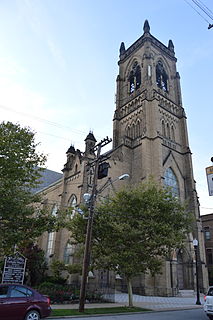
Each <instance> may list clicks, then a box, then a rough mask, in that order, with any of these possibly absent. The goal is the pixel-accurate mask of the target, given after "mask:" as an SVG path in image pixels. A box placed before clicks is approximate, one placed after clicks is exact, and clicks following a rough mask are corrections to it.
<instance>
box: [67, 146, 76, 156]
mask: <svg viewBox="0 0 213 320" xmlns="http://www.w3.org/2000/svg"><path fill="white" fill-rule="evenodd" d="M66 153H73V154H75V148H74V146H73V145H72V144H71V146H70V147H69V149H68V150H67V152H66Z"/></svg>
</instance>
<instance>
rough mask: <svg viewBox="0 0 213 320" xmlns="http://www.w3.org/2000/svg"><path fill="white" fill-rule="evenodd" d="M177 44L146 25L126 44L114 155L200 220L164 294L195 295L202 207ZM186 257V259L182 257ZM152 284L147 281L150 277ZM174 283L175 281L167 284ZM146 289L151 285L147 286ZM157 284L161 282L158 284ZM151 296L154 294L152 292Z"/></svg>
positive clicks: (175, 260) (173, 264)
mask: <svg viewBox="0 0 213 320" xmlns="http://www.w3.org/2000/svg"><path fill="white" fill-rule="evenodd" d="M176 62H177V59H176V57H175V51H174V45H173V42H172V40H169V41H168V46H165V45H164V44H163V43H161V42H160V41H159V40H158V39H156V38H155V37H154V36H153V35H152V34H151V33H150V26H149V23H148V21H147V20H146V21H145V23H144V27H143V34H142V36H141V37H140V38H139V39H138V40H136V41H135V42H134V43H133V44H132V45H131V46H130V47H129V48H125V44H124V43H123V42H122V43H121V46H120V56H119V61H118V65H119V74H118V76H117V80H116V81H117V91H116V110H115V113H114V119H113V149H114V150H115V153H117V154H119V153H120V155H121V156H119V157H118V158H119V159H120V160H121V162H122V168H125V170H126V171H125V170H124V171H125V172H129V173H130V176H131V180H132V183H138V182H140V181H142V180H144V179H147V178H148V177H149V176H153V177H154V178H155V179H156V180H157V181H159V182H160V183H162V184H164V185H168V186H170V187H171V188H172V192H173V194H174V196H177V197H179V198H180V200H181V201H182V202H184V201H186V202H187V203H188V205H189V209H190V211H192V212H193V215H194V224H193V231H192V233H191V234H190V235H189V236H188V239H187V240H186V246H185V249H182V251H177V252H174V254H173V257H171V259H170V261H169V262H166V263H165V268H164V277H165V279H164V282H163V281H162V278H161V280H159V283H158V284H157V287H158V293H157V292H153V291H152V289H151V286H150V291H148V292H146V293H147V294H156V293H157V294H159V293H161V294H163V295H171V294H174V290H177V288H178V290H181V289H194V286H195V279H194V271H193V270H194V269H193V268H194V267H193V265H192V261H193V259H194V258H193V257H194V248H193V245H192V240H193V238H197V239H198V240H199V244H200V260H201V262H203V265H204V263H205V254H204V251H203V249H204V245H203V235H202V233H201V230H202V227H201V223H200V214H199V202H198V197H197V193H196V186H195V181H194V177H193V169H192V159H191V151H190V148H189V142H188V133H187V125H186V115H185V111H184V108H183V105H182V98H181V89H180V76H179V73H178V72H177V69H176ZM180 252H181V256H180ZM203 265H202V263H201V268H202V270H201V272H200V278H201V279H200V281H201V287H203V288H205V287H206V286H207V274H206V271H205V268H204V266H203ZM145 278H146V276H145ZM168 278H170V281H168V280H166V279H168ZM145 282H146V284H145V286H146V288H148V283H149V285H150V283H151V280H147V281H145ZM155 283H156V280H155ZM147 290H149V289H147Z"/></svg>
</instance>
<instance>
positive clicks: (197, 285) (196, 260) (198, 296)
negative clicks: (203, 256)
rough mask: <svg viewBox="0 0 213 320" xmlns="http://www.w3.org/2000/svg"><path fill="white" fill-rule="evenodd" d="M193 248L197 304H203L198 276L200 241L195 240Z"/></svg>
mask: <svg viewBox="0 0 213 320" xmlns="http://www.w3.org/2000/svg"><path fill="white" fill-rule="evenodd" d="M193 246H194V250H195V266H196V288H197V301H196V304H199V305H200V304H201V302H200V289H199V276H198V240H197V239H194V240H193Z"/></svg>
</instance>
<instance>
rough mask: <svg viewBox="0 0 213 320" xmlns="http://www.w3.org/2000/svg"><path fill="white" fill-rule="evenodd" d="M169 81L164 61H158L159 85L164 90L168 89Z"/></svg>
mask: <svg viewBox="0 0 213 320" xmlns="http://www.w3.org/2000/svg"><path fill="white" fill-rule="evenodd" d="M167 81H168V76H167V74H166V71H165V70H164V67H163V63H162V62H161V61H158V64H157V66H156V83H157V86H158V87H159V88H160V89H162V90H164V91H166V92H167V91H168V85H167Z"/></svg>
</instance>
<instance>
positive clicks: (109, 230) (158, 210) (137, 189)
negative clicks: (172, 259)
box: [70, 180, 191, 306]
mask: <svg viewBox="0 0 213 320" xmlns="http://www.w3.org/2000/svg"><path fill="white" fill-rule="evenodd" d="M83 221H84V217H82V216H80V215H78V216H76V217H75V219H73V221H72V222H71V223H70V230H71V231H72V237H73V238H74V239H76V241H82V242H83V236H82V233H85V228H84V226H83ZM190 226H191V215H190V214H189V212H187V211H186V209H185V206H183V205H182V204H181V203H180V201H179V199H177V198H175V197H173V196H172V194H171V192H169V190H168V189H165V188H162V187H160V186H158V185H157V183H155V182H154V181H151V180H150V181H149V182H148V183H142V184H139V185H138V186H134V187H131V188H129V189H123V190H121V191H118V192H116V193H115V194H114V195H113V196H111V197H110V198H109V199H107V200H105V201H104V202H102V203H101V204H99V205H98V206H97V207H96V214H95V217H94V224H93V238H92V253H91V254H92V261H93V264H94V267H95V268H96V269H105V270H114V271H115V272H117V273H118V274H120V275H121V276H122V277H124V278H125V279H126V281H127V286H128V293H129V306H132V305H133V301H132V285H131V282H132V278H133V277H135V276H137V275H139V274H141V273H145V272H147V271H149V272H151V274H152V275H154V274H156V273H158V272H160V269H161V265H162V260H163V259H162V258H163V257H165V256H167V255H168V254H169V253H170V252H171V250H172V249H174V248H177V247H180V246H181V245H182V244H183V242H184V239H185V234H186V233H187V232H188V231H189V230H190Z"/></svg>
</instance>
